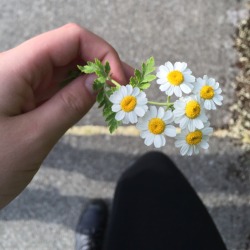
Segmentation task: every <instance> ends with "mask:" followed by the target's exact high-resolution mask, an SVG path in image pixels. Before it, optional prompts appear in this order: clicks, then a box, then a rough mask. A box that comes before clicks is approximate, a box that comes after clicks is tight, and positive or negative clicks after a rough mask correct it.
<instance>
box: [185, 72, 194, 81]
mask: <svg viewBox="0 0 250 250" xmlns="http://www.w3.org/2000/svg"><path fill="white" fill-rule="evenodd" d="M183 75H184V79H185V82H195V77H194V76H192V75H190V74H185V73H184V74H183Z"/></svg>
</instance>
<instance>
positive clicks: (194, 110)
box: [185, 101, 201, 119]
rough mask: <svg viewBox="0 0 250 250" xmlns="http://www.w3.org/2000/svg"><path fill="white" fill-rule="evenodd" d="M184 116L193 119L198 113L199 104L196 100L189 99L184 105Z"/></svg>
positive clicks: (199, 110)
mask: <svg viewBox="0 0 250 250" xmlns="http://www.w3.org/2000/svg"><path fill="white" fill-rule="evenodd" d="M185 111H186V116H187V117H188V118H190V119H195V118H196V117H198V116H199V115H200V112H201V106H200V104H199V103H198V102H197V101H189V102H188V103H187V105H186V109H185Z"/></svg>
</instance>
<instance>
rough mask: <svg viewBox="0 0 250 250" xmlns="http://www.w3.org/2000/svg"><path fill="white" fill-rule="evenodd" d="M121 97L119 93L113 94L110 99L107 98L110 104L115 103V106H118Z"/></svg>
mask: <svg viewBox="0 0 250 250" xmlns="http://www.w3.org/2000/svg"><path fill="white" fill-rule="evenodd" d="M122 98H123V97H122V95H121V93H120V92H115V93H113V94H112V95H111V96H110V97H109V100H110V101H111V102H112V103H115V104H118V103H120V102H121V100H122Z"/></svg>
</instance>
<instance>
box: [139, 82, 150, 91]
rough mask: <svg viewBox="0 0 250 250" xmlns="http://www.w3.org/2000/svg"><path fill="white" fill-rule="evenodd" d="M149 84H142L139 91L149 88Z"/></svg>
mask: <svg viewBox="0 0 250 250" xmlns="http://www.w3.org/2000/svg"><path fill="white" fill-rule="evenodd" d="M150 85H151V84H150V83H145V84H142V85H141V86H140V89H141V90H145V89H148V88H149V87H150Z"/></svg>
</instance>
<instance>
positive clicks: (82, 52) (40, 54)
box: [9, 24, 126, 88]
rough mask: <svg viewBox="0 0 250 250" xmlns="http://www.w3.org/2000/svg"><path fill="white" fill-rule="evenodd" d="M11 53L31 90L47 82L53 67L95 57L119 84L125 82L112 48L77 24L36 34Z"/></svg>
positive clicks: (20, 73) (115, 53) (120, 63)
mask: <svg viewBox="0 0 250 250" xmlns="http://www.w3.org/2000/svg"><path fill="white" fill-rule="evenodd" d="M14 50H15V51H13V53H12V58H11V59H12V60H11V61H12V63H13V61H14V62H15V68H16V70H17V71H18V73H19V75H22V76H23V78H24V79H25V80H26V81H28V82H31V83H32V84H33V85H34V88H37V87H38V86H39V84H45V83H47V82H49V81H50V79H51V78H52V76H53V73H54V69H55V68H57V67H64V66H66V65H68V64H70V63H71V62H72V61H74V60H76V59H78V58H81V59H82V60H84V61H93V60H94V59H95V58H98V59H100V60H101V61H102V62H105V61H109V62H110V66H111V70H112V74H113V77H114V78H115V79H116V80H117V81H119V82H121V83H125V82H126V78H125V75H124V71H123V67H122V62H121V60H120V58H119V56H118V54H117V52H116V51H115V50H114V48H113V47H112V46H111V45H110V44H108V43H107V42H106V41H104V40H103V39H102V38H100V37H99V36H97V35H95V34H93V33H92V32H90V31H88V30H86V29H84V28H81V27H80V26H78V25H76V24H68V25H65V26H63V27H61V28H58V29H56V30H53V31H50V32H47V33H44V34H42V35H39V36H37V37H35V38H33V39H30V40H28V41H27V42H25V43H23V44H21V45H20V46H18V47H17V48H15V49H14ZM10 53H11V51H10ZM24 55H25V56H24ZM17 59H18V61H17ZM9 64H11V62H10V63H9ZM12 67H13V66H12Z"/></svg>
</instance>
